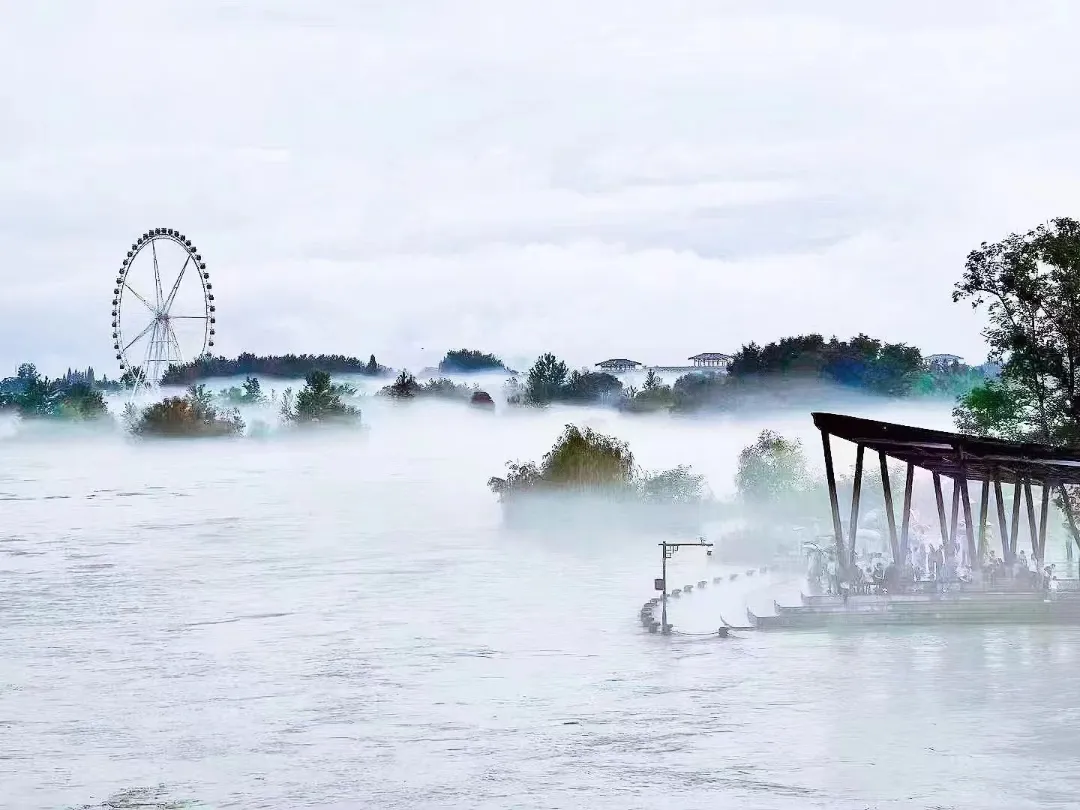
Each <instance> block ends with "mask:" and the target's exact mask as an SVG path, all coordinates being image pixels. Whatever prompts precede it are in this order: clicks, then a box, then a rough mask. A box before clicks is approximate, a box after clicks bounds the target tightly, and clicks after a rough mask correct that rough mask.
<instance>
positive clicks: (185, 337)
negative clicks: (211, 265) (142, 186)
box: [112, 228, 217, 389]
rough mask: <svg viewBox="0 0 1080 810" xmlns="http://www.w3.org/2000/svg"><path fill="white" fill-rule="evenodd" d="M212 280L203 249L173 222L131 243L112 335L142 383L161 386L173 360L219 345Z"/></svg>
mask: <svg viewBox="0 0 1080 810" xmlns="http://www.w3.org/2000/svg"><path fill="white" fill-rule="evenodd" d="M216 311H217V308H216V307H215V305H214V293H213V285H211V284H210V274H209V273H208V272H207V271H206V262H204V261H203V257H202V256H201V255H200V253H199V249H198V248H197V247H196V246H195V245H194V244H192V241H191V240H190V239H188V238H187V237H186V236H185V235H184V234H182V233H180V232H179V231H177V230H174V229H173V228H153V229H151V230H149V231H147V232H146V233H144V234H143V235H142V236H140V237H139V238H138V239H136V240H135V242H133V243H132V245H131V249H130V250H129V251H128V252H127V256H126V257H125V258H124V260H123V262H121V265H120V271H119V272H118V273H117V274H116V283H115V285H114V287H113V297H112V337H113V349H114V350H115V351H116V359H117V360H119V361H120V368H121V370H122V371H124V372H125V374H128V375H129V377H133V378H134V382H135V385H134V387H135V388H136V389H137V388H139V387H142V386H156V385H158V384H159V383H160V382H161V378H162V376H163V375H164V374H165V372H166V371H168V369H169V366H172V365H180V364H183V363H185V362H188V361H190V360H193V359H195V358H196V357H199V356H201V355H203V354H206V352H207V351H208V350H209V348H210V347H211V346H213V345H214V331H215V330H214V325H215V323H217V317H216V315H215V312H216Z"/></svg>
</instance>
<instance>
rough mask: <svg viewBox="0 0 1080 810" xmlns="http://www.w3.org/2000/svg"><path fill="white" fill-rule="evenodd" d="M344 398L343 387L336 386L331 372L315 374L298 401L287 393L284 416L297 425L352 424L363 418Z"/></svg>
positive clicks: (283, 410) (308, 381)
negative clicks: (331, 377)
mask: <svg viewBox="0 0 1080 810" xmlns="http://www.w3.org/2000/svg"><path fill="white" fill-rule="evenodd" d="M342 396H343V393H342V390H341V388H340V387H339V386H335V385H334V384H333V382H332V381H331V379H330V375H329V374H328V373H327V372H325V371H311V372H308V375H307V378H306V379H305V380H304V387H303V388H302V389H300V392H299V393H298V394H297V395H296V398H295V401H294V400H293V396H292V391H291V390H286V392H285V397H284V398H283V403H282V416H283V417H284V418H285V420H286V421H288V422H292V423H293V424H313V423H320V422H322V423H325V422H352V421H355V420H357V419H359V418H360V411H359V410H358V409H357V408H354V407H352V406H350V405H347V404H346V403H345V402H344V401H343V400H342ZM294 403H295V404H294Z"/></svg>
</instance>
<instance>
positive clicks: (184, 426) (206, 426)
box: [125, 385, 244, 438]
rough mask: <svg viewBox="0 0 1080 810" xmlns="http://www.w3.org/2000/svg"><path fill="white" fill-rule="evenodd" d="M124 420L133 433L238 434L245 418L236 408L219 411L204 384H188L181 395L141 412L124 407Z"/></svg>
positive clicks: (164, 435) (156, 434) (167, 435)
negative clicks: (188, 386) (129, 425)
mask: <svg viewBox="0 0 1080 810" xmlns="http://www.w3.org/2000/svg"><path fill="white" fill-rule="evenodd" d="M125 421H129V423H130V424H131V431H132V432H133V433H134V434H135V435H136V436H159V437H163V438H182V437H188V438H212V437H221V436H237V435H239V434H242V433H243V432H244V420H243V419H241V418H240V413H239V412H238V411H236V410H228V411H223V412H220V413H219V412H218V410H217V409H216V408H215V407H214V406H213V398H212V397H211V395H210V394H209V393H208V392H207V390H206V387H205V386H202V385H199V386H194V385H193V386H191V388H189V389H188V391H187V394H186V395H184V396H182V397H169V398H167V399H165V400H162V401H161V402H156V403H154V404H153V405H150V406H148V407H146V408H143V410H142V411H141V413H138V415H137V416H136V414H135V413H134V411H133V410H126V411H125Z"/></svg>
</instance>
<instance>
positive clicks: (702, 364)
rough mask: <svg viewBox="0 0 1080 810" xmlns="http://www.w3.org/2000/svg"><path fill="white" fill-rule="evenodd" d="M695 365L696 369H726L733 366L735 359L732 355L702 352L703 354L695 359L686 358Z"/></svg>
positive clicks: (695, 356) (694, 357)
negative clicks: (732, 362)
mask: <svg viewBox="0 0 1080 810" xmlns="http://www.w3.org/2000/svg"><path fill="white" fill-rule="evenodd" d="M686 359H687V360H689V361H690V362H691V363H693V364H694V367H695V368H719V369H726V368H727V367H728V366H730V365H731V361H732V360H733V359H734V358H732V356H731V355H730V354H723V353H721V352H702V353H701V354H695V355H694V356H693V357H688V358H686Z"/></svg>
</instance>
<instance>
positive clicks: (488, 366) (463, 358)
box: [439, 349, 507, 374]
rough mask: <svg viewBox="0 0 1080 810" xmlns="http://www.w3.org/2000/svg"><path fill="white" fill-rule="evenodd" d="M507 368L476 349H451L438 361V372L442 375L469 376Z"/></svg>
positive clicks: (491, 356) (496, 358) (498, 360)
mask: <svg viewBox="0 0 1080 810" xmlns="http://www.w3.org/2000/svg"><path fill="white" fill-rule="evenodd" d="M506 370H507V368H506V366H505V365H504V364H503V361H502V360H500V359H499V358H498V357H496V356H495V355H493V354H488V353H487V352H481V351H477V350H476V349H453V350H451V351H448V352H447V353H446V356H445V357H443V359H442V360H440V361H439V371H441V372H442V373H443V374H469V373H474V372H478V371H506Z"/></svg>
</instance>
